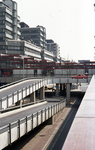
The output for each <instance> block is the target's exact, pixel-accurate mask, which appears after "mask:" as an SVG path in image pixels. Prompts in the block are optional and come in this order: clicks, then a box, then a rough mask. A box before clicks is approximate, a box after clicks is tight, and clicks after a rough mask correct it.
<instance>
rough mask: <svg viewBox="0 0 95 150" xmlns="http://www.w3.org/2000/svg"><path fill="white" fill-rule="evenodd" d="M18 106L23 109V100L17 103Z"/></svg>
mask: <svg viewBox="0 0 95 150" xmlns="http://www.w3.org/2000/svg"><path fill="white" fill-rule="evenodd" d="M16 106H20V108H22V100H19V101H17V102H16Z"/></svg>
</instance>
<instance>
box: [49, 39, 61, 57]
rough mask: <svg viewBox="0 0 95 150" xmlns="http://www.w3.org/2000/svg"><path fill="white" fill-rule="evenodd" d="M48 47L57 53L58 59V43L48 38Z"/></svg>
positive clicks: (54, 53)
mask: <svg viewBox="0 0 95 150" xmlns="http://www.w3.org/2000/svg"><path fill="white" fill-rule="evenodd" d="M46 47H47V50H48V51H49V52H52V53H53V55H55V57H56V59H59V58H60V47H59V45H58V44H57V43H54V41H53V40H52V39H49V40H46Z"/></svg>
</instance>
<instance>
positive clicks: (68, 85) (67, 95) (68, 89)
mask: <svg viewBox="0 0 95 150" xmlns="http://www.w3.org/2000/svg"><path fill="white" fill-rule="evenodd" d="M66 99H67V102H66V103H67V105H69V104H70V83H67V84H66Z"/></svg>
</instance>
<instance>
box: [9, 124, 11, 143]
mask: <svg viewBox="0 0 95 150" xmlns="http://www.w3.org/2000/svg"><path fill="white" fill-rule="evenodd" d="M9 144H10V145H11V123H9Z"/></svg>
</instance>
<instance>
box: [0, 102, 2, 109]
mask: <svg viewBox="0 0 95 150" xmlns="http://www.w3.org/2000/svg"><path fill="white" fill-rule="evenodd" d="M0 110H2V99H1V100H0Z"/></svg>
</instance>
